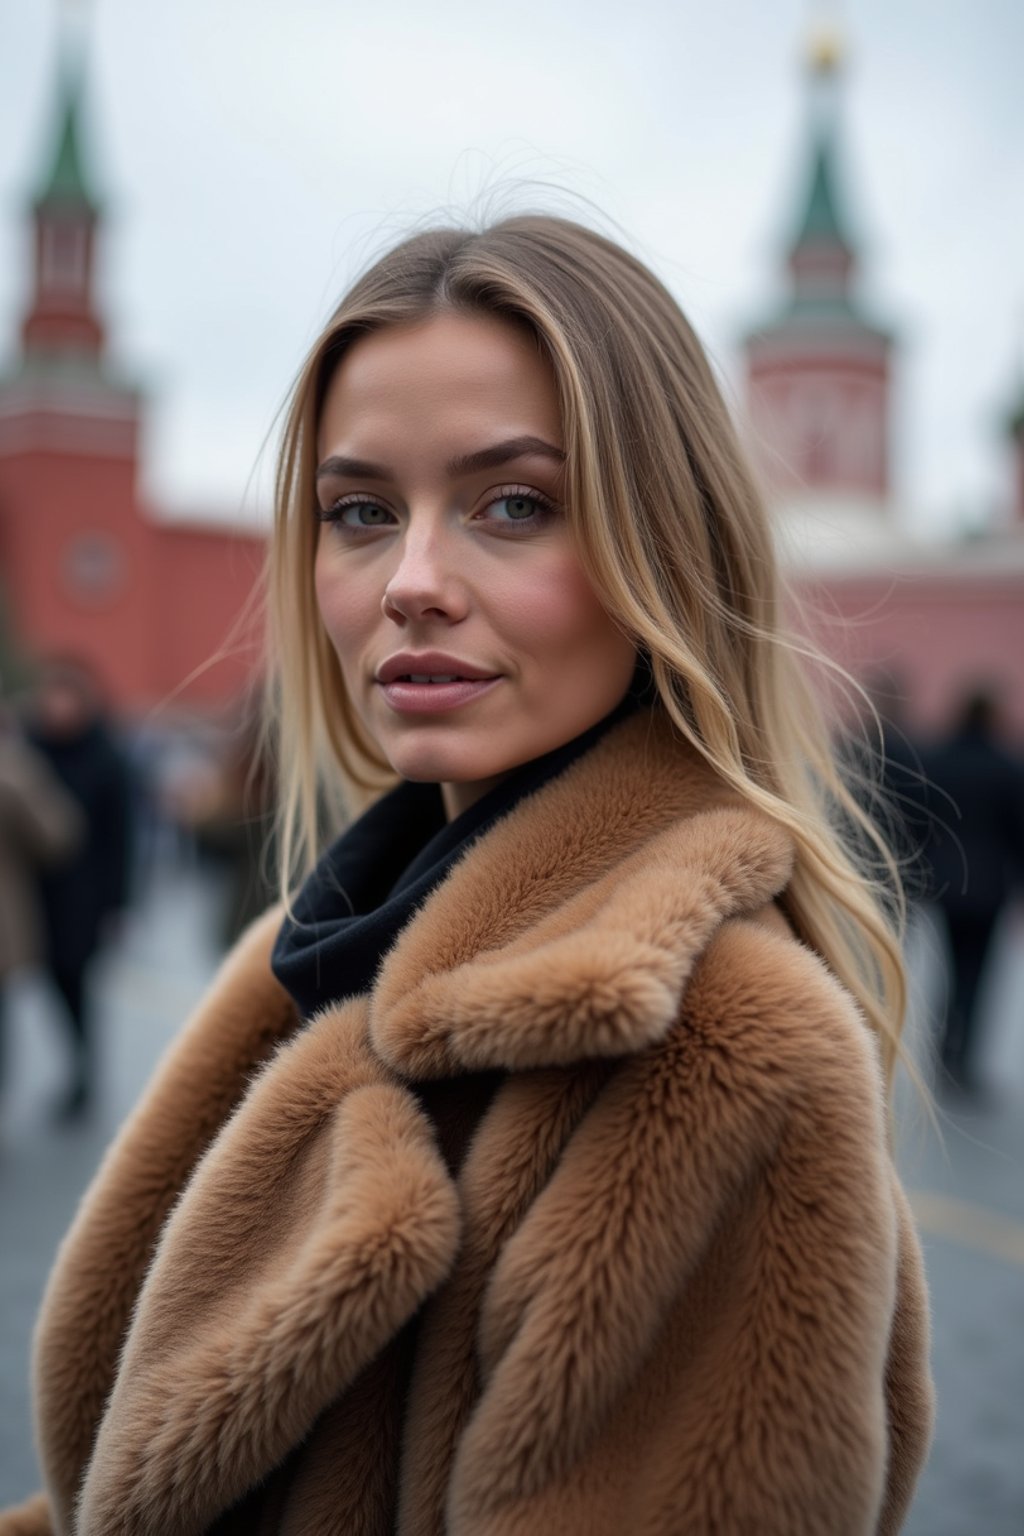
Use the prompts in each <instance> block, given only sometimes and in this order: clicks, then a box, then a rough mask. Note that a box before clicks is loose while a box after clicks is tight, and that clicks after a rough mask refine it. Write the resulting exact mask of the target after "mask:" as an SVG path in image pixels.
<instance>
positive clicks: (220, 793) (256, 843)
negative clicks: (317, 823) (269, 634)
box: [170, 700, 277, 949]
mask: <svg viewBox="0 0 1024 1536" xmlns="http://www.w3.org/2000/svg"><path fill="white" fill-rule="evenodd" d="M259 735H260V722H259V715H258V713H257V712H256V709H255V707H254V705H253V704H252V702H250V701H248V700H247V701H244V702H243V704H242V706H241V709H240V711H239V713H238V718H237V721H236V723H235V725H234V727H233V728H232V730H231V731H230V733H229V736H228V740H227V742H226V743H225V746H224V749H223V751H222V752H221V754H220V757H219V759H218V761H217V762H216V764H215V765H213V767H212V770H208V771H205V772H202V773H195V774H194V775H193V776H192V778H191V779H183V780H182V781H181V783H180V784H179V786H178V788H177V792H176V793H175V795H174V797H173V799H172V800H170V806H171V809H172V810H173V812H174V814H175V815H176V817H177V818H178V820H179V822H180V824H181V825H182V826H183V827H186V828H188V829H189V830H190V831H191V832H192V834H193V835H194V837H195V839H196V845H197V848H198V850H199V852H200V854H201V855H203V856H204V857H205V858H207V859H209V860H210V861H211V862H212V863H214V864H215V865H216V866H217V868H218V869H219V870H220V871H221V872H222V873H223V875H224V883H225V890H224V905H223V909H222V917H221V926H220V944H221V947H222V948H223V949H228V948H230V946H231V945H232V944H233V943H234V942H235V940H236V939H237V938H238V937H239V935H240V934H241V933H242V932H243V931H244V930H245V929H246V928H247V927H248V926H249V924H250V923H251V922H252V921H253V920H254V918H257V917H258V916H259V915H260V913H261V912H265V911H266V909H267V907H268V906H269V905H270V904H271V902H272V901H273V900H274V897H275V894H276V890H277V884H276V880H275V870H274V835H273V822H274V817H273V807H274V784H273V775H272V772H271V769H270V765H269V763H268V761H267V758H266V755H265V753H264V752H262V751H261V750H260V740H259Z"/></svg>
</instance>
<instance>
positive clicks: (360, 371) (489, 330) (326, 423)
mask: <svg viewBox="0 0 1024 1536" xmlns="http://www.w3.org/2000/svg"><path fill="white" fill-rule="evenodd" d="M559 418H560V412H559V408H558V396H557V390H556V387H555V381H554V377H553V375H552V372H551V369H550V367H549V365H548V363H547V361H546V359H545V358H544V357H543V356H542V355H541V352H540V349H539V346H538V344H537V342H536V340H535V339H534V337H533V336H532V335H531V334H530V332H529V331H527V330H526V329H525V327H519V326H516V325H513V324H511V323H510V322H508V321H505V320H501V319H498V318H496V317H494V316H491V315H466V314H459V313H453V312H445V313H442V314H440V315H434V316H432V317H431V318H430V319H428V320H424V321H420V322H418V323H416V324H414V325H401V326H389V327H387V328H386V329H383V330H379V331H374V332H372V333H371V334H370V335H369V336H364V337H362V338H360V340H358V341H357V342H355V343H354V344H353V345H352V346H351V347H350V348H349V350H348V351H347V352H346V354H345V356H344V357H343V359H342V361H341V363H340V364H339V365H338V367H337V368H336V369H335V372H334V374H333V376H332V378H331V380H330V383H329V385H328V388H327V391H326V394H325V396H324V404H323V409H322V411H321V415H320V425H319V438H320V442H319V447H320V451H321V453H327V452H332V451H338V450H339V447H341V446H342V445H344V446H347V447H348V448H352V447H353V446H354V441H353V440H354V439H355V438H356V437H362V436H363V435H365V434H371V435H376V434H378V433H383V434H386V435H387V436H391V434H392V433H394V432H396V431H400V432H401V433H403V434H405V433H410V432H412V433H415V434H416V435H417V436H419V437H423V436H428V435H432V434H435V433H436V434H439V435H440V434H445V433H448V432H451V431H453V430H454V431H457V432H462V433H469V434H473V433H476V432H486V431H487V430H491V429H493V428H495V427H500V428H501V429H502V430H503V432H505V433H506V435H508V433H509V432H510V431H511V432H514V433H516V434H518V433H535V434H536V435H538V436H547V438H548V439H549V440H551V441H554V442H556V443H557V442H560V438H561V424H560V419H559ZM364 446H365V445H364ZM472 446H480V444H476V443H474V444H473V445H472Z"/></svg>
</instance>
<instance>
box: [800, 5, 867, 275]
mask: <svg viewBox="0 0 1024 1536" xmlns="http://www.w3.org/2000/svg"><path fill="white" fill-rule="evenodd" d="M843 52H844V50H843V44H842V40H841V39H840V37H839V34H838V33H837V32H836V31H835V30H834V29H832V28H829V27H823V26H819V27H818V28H817V29H816V30H815V31H814V32H813V33H812V35H811V37H810V40H809V46H808V50H807V71H808V75H809V77H810V82H809V83H810V93H811V97H810V107H811V121H812V130H811V132H812V142H811V159H810V164H811V175H810V184H809V186H808V189H807V199H806V202H805V203H804V205H803V214H802V216H801V217H800V218H798V220H797V221H796V234H795V236H794V239H793V242H792V245H791V247H790V249H791V250H793V251H797V250H799V249H800V247H801V246H803V245H810V244H814V245H819V244H828V245H837V246H841V247H842V249H843V250H844V251H849V252H850V253H851V254H852V252H853V243H852V241H851V240H850V239H849V237H848V235H847V233H846V228H845V220H844V219H843V217H842V213H841V201H840V198H839V197H838V195H837V192H836V188H837V185H838V183H839V175H838V171H837V160H838V150H837V147H836V146H837V128H838V117H839V110H838V108H839V103H838V100H837V93H838V88H839V76H840V71H841V68H842V64H843Z"/></svg>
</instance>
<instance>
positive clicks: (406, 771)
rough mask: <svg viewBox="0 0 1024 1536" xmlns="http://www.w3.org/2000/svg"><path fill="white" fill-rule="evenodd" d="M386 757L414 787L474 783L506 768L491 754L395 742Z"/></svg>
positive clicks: (425, 744) (408, 742) (449, 747)
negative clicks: (418, 785)
mask: <svg viewBox="0 0 1024 1536" xmlns="http://www.w3.org/2000/svg"><path fill="white" fill-rule="evenodd" d="M386 756H387V759H388V761H389V762H390V764H391V766H392V768H393V769H394V770H395V772H396V773H397V774H398V775H399V776H400V777H401V778H403V779H409V780H411V782H412V783H414V784H473V783H477V782H478V781H479V780H482V779H492V778H495V777H496V776H497V775H499V774H502V773H505V772H506V771H507V768H508V765H507V764H506V763H505V762H503V761H501V760H499V759H496V758H495V756H494V754H493V752H490V753H488V752H486V751H484V750H480V751H473V750H471V749H469V748H467V747H463V748H462V749H461V750H460V749H457V748H456V746H455V744H454V743H451V744H449V745H448V746H447V747H446V746H443V745H430V744H428V743H427V742H423V743H417V742H413V741H405V742H401V743H397V744H396V745H395V746H394V748H393V750H391V751H387V752H386Z"/></svg>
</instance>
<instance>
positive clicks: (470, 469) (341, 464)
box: [316, 436, 565, 480]
mask: <svg viewBox="0 0 1024 1536" xmlns="http://www.w3.org/2000/svg"><path fill="white" fill-rule="evenodd" d="M530 457H533V458H544V459H551V460H553V461H554V462H555V463H556V464H564V463H565V454H564V453H563V451H562V449H561V448H556V447H555V446H554V444H553V443H546V442H545V441H544V439H543V438H542V437H530V436H526V437H510V438H509V439H508V440H507V441H506V442H504V443H494V444H493V445H492V446H491V447H490V448H478V449H477V451H476V452H475V453H462V454H458V455H456V457H455V458H454V459H449V460H448V463H447V464H446V466H445V468H446V470H447V473H448V476H449V478H450V479H453V480H455V479H458V478H459V477H460V476H463V475H473V474H476V473H478V471H480V470H482V469H497V468H498V466H499V465H500V464H508V463H509V462H510V461H511V460H512V459H525V458H530ZM331 475H342V476H345V477H347V478H348V479H353V480H394V478H395V477H394V475H393V474H392V473H391V471H390V470H389V469H388V468H387V466H386V465H385V464H371V463H370V462H369V460H367V459H350V458H346V457H344V456H343V455H340V454H335V455H333V456H332V457H331V458H329V459H324V461H323V463H322V464H321V465H320V467H319V468H318V469H317V472H316V478H317V479H318V480H324V479H327V478H328V477H329V476H331Z"/></svg>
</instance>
